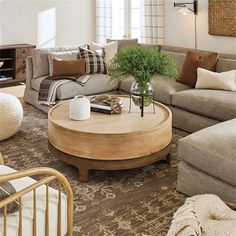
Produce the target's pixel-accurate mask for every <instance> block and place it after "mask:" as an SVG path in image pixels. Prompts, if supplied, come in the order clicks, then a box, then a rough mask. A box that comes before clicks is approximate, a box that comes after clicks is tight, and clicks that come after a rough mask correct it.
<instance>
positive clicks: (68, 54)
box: [48, 50, 79, 75]
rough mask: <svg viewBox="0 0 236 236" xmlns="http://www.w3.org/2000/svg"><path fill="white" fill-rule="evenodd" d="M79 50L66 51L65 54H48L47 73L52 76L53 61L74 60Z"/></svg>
mask: <svg viewBox="0 0 236 236" xmlns="http://www.w3.org/2000/svg"><path fill="white" fill-rule="evenodd" d="M78 53H79V50H73V51H66V52H49V53H48V61H49V73H50V75H52V74H53V62H54V61H53V60H54V59H62V60H68V61H69V60H76V59H77V57H78Z"/></svg>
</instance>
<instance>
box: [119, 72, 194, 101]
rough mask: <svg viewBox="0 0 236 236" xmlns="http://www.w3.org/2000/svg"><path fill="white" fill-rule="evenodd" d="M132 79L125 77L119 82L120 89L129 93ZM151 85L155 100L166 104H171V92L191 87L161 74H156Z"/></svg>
mask: <svg viewBox="0 0 236 236" xmlns="http://www.w3.org/2000/svg"><path fill="white" fill-rule="evenodd" d="M133 81H134V80H133V78H127V79H125V80H123V81H122V83H121V89H122V90H123V91H124V92H127V93H129V92H130V87H131V85H132V83H133ZM152 85H153V87H154V91H155V94H154V98H155V100H157V101H159V102H162V103H164V104H167V105H171V96H172V94H174V93H176V92H178V91H182V90H186V89H190V88H191V87H189V86H187V85H185V84H181V83H178V82H176V81H175V80H173V79H169V78H166V77H162V76H157V77H156V79H153V80H152Z"/></svg>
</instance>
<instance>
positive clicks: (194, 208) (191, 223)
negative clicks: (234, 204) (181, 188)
mask: <svg viewBox="0 0 236 236" xmlns="http://www.w3.org/2000/svg"><path fill="white" fill-rule="evenodd" d="M223 235H225V236H236V212H235V211H233V210H232V209H230V208H229V207H228V206H227V205H226V204H225V203H224V202H223V201H222V200H221V199H220V198H219V197H217V196H216V195H211V194H206V195H198V196H194V197H191V198H187V199H186V201H185V204H184V205H183V206H182V207H180V208H179V209H178V210H177V211H176V213H175V214H174V216H173V220H172V224H171V226H170V229H169V231H168V234H167V236H223Z"/></svg>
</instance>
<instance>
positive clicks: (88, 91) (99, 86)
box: [24, 57, 118, 112]
mask: <svg viewBox="0 0 236 236" xmlns="http://www.w3.org/2000/svg"><path fill="white" fill-rule="evenodd" d="M26 68H27V77H26V89H25V93H24V101H25V102H27V103H29V104H32V105H33V106H35V107H37V108H38V109H40V110H42V111H44V112H48V111H49V109H50V107H48V106H45V105H41V104H39V102H38V92H39V88H40V83H41V81H42V80H43V79H44V78H46V77H48V75H44V76H40V77H37V78H33V61H32V57H28V58H27V61H26ZM117 88H118V82H115V81H113V82H111V81H110V80H109V79H108V78H107V76H106V75H104V74H93V75H90V79H89V80H88V82H87V83H86V84H85V86H81V85H79V84H77V83H75V82H73V81H71V82H68V83H66V84H63V85H62V86H60V87H59V88H58V89H57V100H58V101H61V100H66V99H71V98H73V97H74V96H76V95H80V94H83V95H94V94H99V93H107V92H110V91H114V90H116V89H117Z"/></svg>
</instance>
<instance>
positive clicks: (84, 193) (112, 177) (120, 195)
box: [0, 104, 188, 236]
mask: <svg viewBox="0 0 236 236" xmlns="http://www.w3.org/2000/svg"><path fill="white" fill-rule="evenodd" d="M24 112H25V113H24V120H23V124H22V126H21V129H20V131H19V132H18V133H17V134H16V135H15V136H13V137H12V138H10V139H8V140H6V141H3V142H1V144H0V152H2V154H3V156H4V159H5V164H6V165H8V166H10V167H12V168H15V169H17V170H23V169H27V168H32V167H42V166H46V167H51V168H55V169H57V170H59V171H60V172H62V173H63V174H64V175H65V176H66V177H67V178H68V180H69V182H70V184H71V186H72V188H73V192H74V198H75V199H74V211H75V213H74V235H83V236H106V235H109V236H112V235H118V236H120V235H122V236H123V235H124V236H133V235H135V236H148V235H150V236H151V235H158V236H159V235H160V236H161V235H166V233H167V231H168V228H169V226H170V222H171V218H172V215H173V213H174V212H175V211H176V209H177V208H178V207H179V206H180V205H182V204H183V203H184V200H185V196H184V195H183V194H180V193H178V192H176V180H177V163H178V161H177V152H176V143H177V140H178V139H180V138H182V137H184V136H186V135H188V134H187V133H185V132H183V131H180V130H176V129H174V134H173V153H172V158H173V161H172V164H171V165H167V164H166V163H165V162H164V161H160V162H158V163H156V164H153V165H150V166H146V167H143V168H138V169H132V170H122V171H91V173H90V180H89V183H80V182H79V178H78V176H79V173H78V170H77V169H76V168H75V167H72V166H68V165H66V164H64V163H63V162H61V161H59V160H58V159H57V158H56V157H55V156H54V155H53V154H51V153H50V151H49V150H48V144H47V114H45V113H43V112H41V111H39V110H37V109H36V108H34V107H32V106H30V105H26V104H24Z"/></svg>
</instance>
